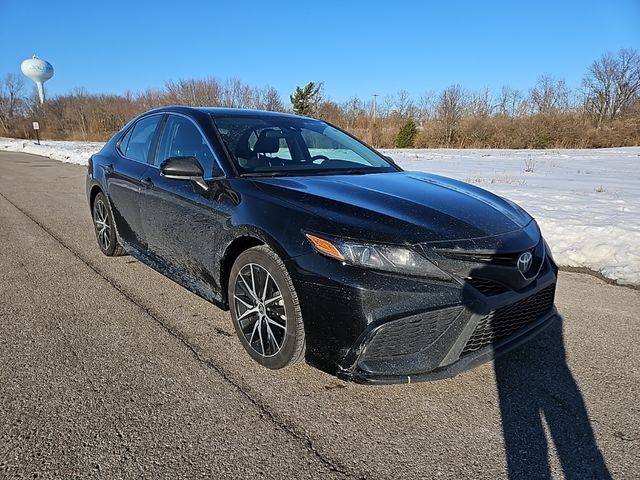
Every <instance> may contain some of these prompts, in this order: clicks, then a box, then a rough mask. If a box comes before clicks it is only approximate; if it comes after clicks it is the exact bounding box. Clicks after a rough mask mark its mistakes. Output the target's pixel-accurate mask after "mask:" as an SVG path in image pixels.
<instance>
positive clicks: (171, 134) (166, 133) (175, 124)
mask: <svg viewBox="0 0 640 480" xmlns="http://www.w3.org/2000/svg"><path fill="white" fill-rule="evenodd" d="M171 157H194V158H196V159H197V160H198V161H199V162H200V164H201V165H202V168H203V169H204V171H205V172H211V171H212V168H213V165H214V157H213V153H212V152H211V149H210V148H209V145H207V142H206V140H205V139H204V137H203V136H202V134H201V133H200V131H199V130H198V129H197V127H196V126H195V125H194V124H193V123H192V122H191V121H190V120H188V119H186V118H184V117H180V116H178V115H169V118H168V119H167V122H166V124H165V126H164V130H163V131H162V137H161V139H160V146H159V148H158V155H157V156H156V161H155V164H156V166H160V164H161V163H162V162H164V161H165V160H166V159H167V158H171ZM209 174H211V173H209Z"/></svg>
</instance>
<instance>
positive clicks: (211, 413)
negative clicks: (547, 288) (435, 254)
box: [0, 153, 640, 479]
mask: <svg viewBox="0 0 640 480" xmlns="http://www.w3.org/2000/svg"><path fill="white" fill-rule="evenodd" d="M84 175H85V168H84V167H79V166H76V165H67V164H62V163H59V162H54V161H51V160H48V159H44V158H41V157H37V156H32V155H26V154H9V153H0V246H1V247H2V248H0V477H1V478H4V477H7V478H20V477H30V478H33V477H34V475H37V476H38V477H39V478H74V477H75V478H77V477H82V478H158V477H167V478H248V477H259V478H319V477H321V478H334V477H335V478H376V479H377V478H380V479H396V478H432V477H440V478H531V477H545V476H547V477H548V476H553V477H554V478H559V477H562V476H565V477H567V478H607V477H608V476H612V477H614V478H629V479H631V478H637V475H638V472H639V471H640V460H639V458H640V445H639V442H638V433H637V432H638V426H639V425H640V420H639V419H640V407H638V404H637V398H639V397H640V378H639V377H640V373H639V372H640V370H639V368H638V357H639V356H640V352H639V349H638V348H637V345H638V341H639V340H640V327H639V324H638V323H639V322H638V316H639V315H638V312H639V311H640V291H638V290H632V289H629V288H623V287H618V286H614V285H609V284H607V283H605V282H603V281H601V280H599V279H597V278H594V277H592V276H590V275H585V274H580V273H570V272H561V275H560V281H559V287H558V296H557V305H558V308H559V310H560V313H561V315H562V317H563V319H562V322H558V323H557V324H556V325H554V326H553V327H550V328H549V329H548V330H547V331H545V332H544V333H543V334H542V335H541V336H539V337H538V338H536V339H535V340H533V341H532V342H530V343H529V344H527V345H525V346H523V347H522V348H520V349H518V350H516V351H514V352H513V353H511V354H509V355H507V356H505V357H502V358H501V359H499V360H498V361H496V362H495V364H494V363H489V364H485V365H483V366H481V367H480V368H477V369H475V370H472V371H469V372H466V373H464V374H463V375H460V376H458V377H456V378H453V379H450V380H444V381H438V382H433V383H421V384H412V385H392V386H378V387H372V386H361V385H355V384H346V383H343V382H341V381H340V380H337V379H335V378H333V377H331V376H328V375H326V374H324V373H322V372H319V371H318V370H315V369H313V368H311V367H309V366H307V365H301V366H296V367H294V368H291V369H287V370H283V371H277V372H274V371H269V370H266V369H264V368H262V367H260V366H259V365H257V364H255V363H253V362H252V361H251V359H250V358H249V357H248V355H246V354H245V353H244V351H243V350H242V347H241V346H240V344H239V342H238V341H237V339H236V338H235V333H234V330H233V326H232V325H231V322H230V317H229V315H228V313H227V312H222V311H221V310H219V309H217V308H216V307H214V306H213V305H211V304H208V303H207V302H205V301H204V300H202V299H200V298H198V297H196V296H195V295H193V294H191V293H189V292H188V291H186V290H185V289H183V288H182V287H180V286H178V285H176V284H175V283H173V282H171V281H170V280H168V279H166V278H164V277H163V276H161V275H160V274H158V273H156V272H154V271H153V270H151V269H150V268H148V267H146V266H144V265H142V264H140V263H139V262H137V261H135V260H133V259H132V258H131V257H120V258H115V259H111V258H106V257H103V256H102V255H101V254H100V252H99V250H98V248H97V246H96V244H95V238H94V234H93V229H92V225H91V219H90V216H89V211H88V207H87V205H86V199H85V193H84Z"/></svg>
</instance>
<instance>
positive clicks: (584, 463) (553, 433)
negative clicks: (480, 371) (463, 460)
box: [494, 316, 611, 479]
mask: <svg viewBox="0 0 640 480" xmlns="http://www.w3.org/2000/svg"><path fill="white" fill-rule="evenodd" d="M494 368H495V374H496V382H497V388H498V397H499V402H500V413H501V416H502V431H503V434H504V442H505V450H506V457H507V458H506V460H507V468H508V473H509V478H510V479H525V478H526V479H529V478H536V479H540V478H542V479H544V478H551V477H552V476H557V475H552V465H551V463H550V461H549V457H550V448H551V446H553V448H554V449H555V451H556V453H557V457H558V460H559V463H560V468H561V470H562V474H563V475H564V478H567V479H571V478H575V479H587V478H597V479H607V478H611V474H610V473H609V470H608V468H607V465H606V463H605V461H604V458H603V456H602V453H601V452H600V449H599V448H598V446H597V444H596V440H595V437H594V435H593V429H592V427H591V422H590V420H589V415H588V413H587V409H586V406H585V403H584V399H583V397H582V394H581V392H580V388H579V387H578V385H577V383H576V381H575V379H574V377H573V374H572V373H571V370H570V368H569V366H568V365H567V359H566V352H565V348H564V338H563V319H562V317H561V316H558V317H557V318H556V319H555V320H554V321H553V323H552V324H551V325H550V326H549V327H547V328H546V329H545V330H544V331H543V332H542V333H541V334H540V335H539V336H538V337H536V338H535V339H533V340H532V341H530V342H529V343H527V344H525V345H523V346H521V347H520V348H518V349H516V350H514V351H512V352H509V353H507V354H505V355H503V356H500V357H498V358H497V359H496V360H495V362H494ZM547 437H549V441H548V440H547ZM550 444H551V445H550Z"/></svg>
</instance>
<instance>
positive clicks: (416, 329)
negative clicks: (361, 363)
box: [364, 307, 463, 358]
mask: <svg viewBox="0 0 640 480" xmlns="http://www.w3.org/2000/svg"><path fill="white" fill-rule="evenodd" d="M462 310H463V308H462V307H452V308H445V309H442V310H436V311H433V312H427V313H423V314H419V315H414V316H412V317H406V318H401V319H399V320H393V321H391V322H389V323H386V324H384V325H383V326H382V327H380V329H379V330H378V331H377V332H376V333H375V335H374V337H373V339H372V340H371V341H370V342H369V344H368V345H367V348H366V349H365V352H364V357H367V358H382V357H394V356H397V355H410V354H412V353H416V352H419V351H421V350H424V349H425V348H427V347H429V346H430V345H431V344H432V343H433V342H435V341H436V340H437V339H438V337H440V335H442V333H443V332H444V331H445V330H446V329H447V327H448V326H449V325H451V323H452V322H453V321H454V320H455V319H456V318H457V317H458V315H459V314H460V312H461V311H462Z"/></svg>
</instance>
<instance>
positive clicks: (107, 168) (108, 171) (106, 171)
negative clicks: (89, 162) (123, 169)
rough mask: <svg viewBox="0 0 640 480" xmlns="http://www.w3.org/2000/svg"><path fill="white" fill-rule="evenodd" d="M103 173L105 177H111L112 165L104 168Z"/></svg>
mask: <svg viewBox="0 0 640 480" xmlns="http://www.w3.org/2000/svg"><path fill="white" fill-rule="evenodd" d="M104 172H105V173H106V174H107V175H111V174H112V173H113V165H107V166H106V167H104Z"/></svg>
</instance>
